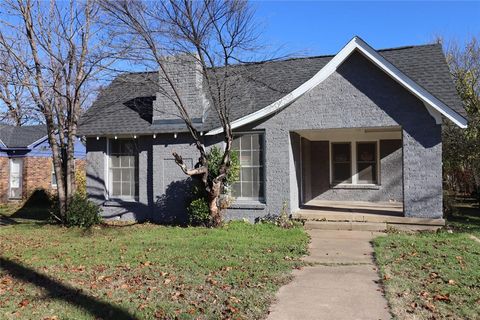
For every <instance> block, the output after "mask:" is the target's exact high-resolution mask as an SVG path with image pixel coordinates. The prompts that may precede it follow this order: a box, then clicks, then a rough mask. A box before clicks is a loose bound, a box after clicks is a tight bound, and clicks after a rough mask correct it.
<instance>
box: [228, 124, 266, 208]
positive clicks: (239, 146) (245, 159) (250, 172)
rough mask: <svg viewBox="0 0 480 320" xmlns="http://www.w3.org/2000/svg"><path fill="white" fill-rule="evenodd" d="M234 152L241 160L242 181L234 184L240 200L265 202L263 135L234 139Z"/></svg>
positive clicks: (257, 134) (256, 134)
mask: <svg viewBox="0 0 480 320" xmlns="http://www.w3.org/2000/svg"><path fill="white" fill-rule="evenodd" d="M232 149H233V150H236V151H238V154H239V158H240V179H239V181H238V182H235V183H234V184H233V186H232V187H233V195H234V196H235V197H237V199H239V200H256V201H264V199H265V196H264V193H265V191H264V160H263V152H264V143H263V133H244V134H239V135H236V136H235V137H234V139H233V146H232Z"/></svg>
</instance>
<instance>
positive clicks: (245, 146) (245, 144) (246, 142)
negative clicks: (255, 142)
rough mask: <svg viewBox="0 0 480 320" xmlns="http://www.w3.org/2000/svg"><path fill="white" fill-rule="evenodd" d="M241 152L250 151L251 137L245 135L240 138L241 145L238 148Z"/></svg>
mask: <svg viewBox="0 0 480 320" xmlns="http://www.w3.org/2000/svg"><path fill="white" fill-rule="evenodd" d="M240 148H242V150H251V149H252V136H251V135H249V134H246V135H244V136H242V144H241V146H240Z"/></svg>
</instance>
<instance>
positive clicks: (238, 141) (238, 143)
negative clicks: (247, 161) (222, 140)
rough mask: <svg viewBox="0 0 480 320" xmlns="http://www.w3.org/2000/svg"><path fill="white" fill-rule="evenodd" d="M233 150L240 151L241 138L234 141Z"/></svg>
mask: <svg viewBox="0 0 480 320" xmlns="http://www.w3.org/2000/svg"><path fill="white" fill-rule="evenodd" d="M232 149H233V150H240V137H237V138H234V139H233V141H232Z"/></svg>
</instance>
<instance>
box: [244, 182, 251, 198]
mask: <svg viewBox="0 0 480 320" xmlns="http://www.w3.org/2000/svg"><path fill="white" fill-rule="evenodd" d="M242 197H245V198H252V197H253V189H252V183H251V182H250V181H248V182H243V181H242Z"/></svg>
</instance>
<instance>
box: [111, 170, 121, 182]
mask: <svg viewBox="0 0 480 320" xmlns="http://www.w3.org/2000/svg"><path fill="white" fill-rule="evenodd" d="M112 181H114V182H116V181H118V182H120V181H122V178H121V169H112Z"/></svg>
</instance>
